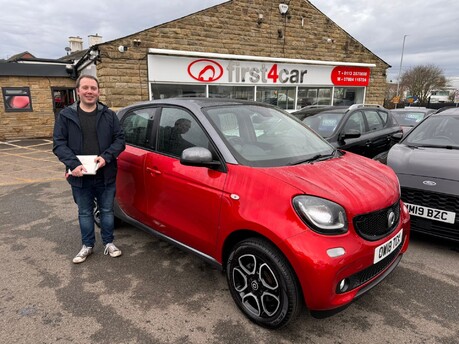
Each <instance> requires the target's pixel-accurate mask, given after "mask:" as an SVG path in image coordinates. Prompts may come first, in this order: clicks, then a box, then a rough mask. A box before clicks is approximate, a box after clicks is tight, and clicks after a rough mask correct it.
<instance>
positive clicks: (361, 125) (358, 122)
mask: <svg viewBox="0 0 459 344" xmlns="http://www.w3.org/2000/svg"><path fill="white" fill-rule="evenodd" d="M349 130H358V131H359V132H361V133H364V132H365V131H366V130H365V120H364V118H363V114H362V113H361V112H360V111H356V112H354V113H353V114H351V115H350V116H349V118H348V119H347V122H346V124H345V125H344V131H345V132H346V131H349Z"/></svg>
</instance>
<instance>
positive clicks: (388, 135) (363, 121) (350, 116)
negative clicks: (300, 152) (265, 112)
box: [293, 104, 403, 158]
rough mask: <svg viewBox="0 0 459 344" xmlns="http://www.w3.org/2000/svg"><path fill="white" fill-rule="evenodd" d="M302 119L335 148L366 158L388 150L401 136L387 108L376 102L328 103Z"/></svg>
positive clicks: (399, 129) (400, 130)
mask: <svg viewBox="0 0 459 344" xmlns="http://www.w3.org/2000/svg"><path fill="white" fill-rule="evenodd" d="M293 115H295V113H293ZM303 122H304V123H306V124H307V125H308V126H309V127H311V128H312V129H313V130H315V131H316V132H317V133H319V134H320V135H321V136H322V137H324V138H325V139H326V140H327V141H328V142H330V143H331V144H332V145H333V146H335V147H336V148H340V149H344V150H347V151H350V152H353V153H356V154H360V155H363V156H366V157H369V158H372V157H374V156H375V155H377V154H380V153H382V152H385V151H388V150H389V149H390V147H391V146H392V145H393V144H394V143H395V142H397V141H398V140H400V139H401V137H402V136H403V131H402V128H401V127H400V125H399V124H398V123H397V121H396V120H395V119H394V118H393V116H392V115H391V114H390V112H389V110H387V109H385V108H383V107H381V106H379V105H363V104H354V105H352V106H350V107H344V108H343V107H341V106H340V107H329V108H326V109H323V110H322V111H320V112H318V113H316V114H312V115H308V116H306V117H305V118H304V119H303Z"/></svg>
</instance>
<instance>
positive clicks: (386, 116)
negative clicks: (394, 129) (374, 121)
mask: <svg viewBox="0 0 459 344" xmlns="http://www.w3.org/2000/svg"><path fill="white" fill-rule="evenodd" d="M378 114H379V116H380V117H381V119H382V121H383V123H384V125H385V124H386V123H387V120H388V118H389V114H388V113H387V112H385V111H378Z"/></svg>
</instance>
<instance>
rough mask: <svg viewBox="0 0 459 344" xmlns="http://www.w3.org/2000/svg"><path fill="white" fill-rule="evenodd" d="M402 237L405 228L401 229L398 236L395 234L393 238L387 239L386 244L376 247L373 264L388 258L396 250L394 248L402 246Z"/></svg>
mask: <svg viewBox="0 0 459 344" xmlns="http://www.w3.org/2000/svg"><path fill="white" fill-rule="evenodd" d="M402 237H403V229H401V230H400V231H399V232H398V233H397V235H396V236H394V237H393V238H392V239H390V240H389V241H386V242H385V243H384V244H382V245H379V246H378V247H376V248H375V255H374V258H373V264H376V263H377V262H379V261H381V260H383V259H384V258H386V257H387V256H388V255H389V254H391V253H392V252H394V250H395V249H396V248H397V247H398V246H400V244H401V243H402Z"/></svg>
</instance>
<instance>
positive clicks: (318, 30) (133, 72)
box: [97, 0, 389, 109]
mask: <svg viewBox="0 0 459 344" xmlns="http://www.w3.org/2000/svg"><path fill="white" fill-rule="evenodd" d="M279 3H280V2H279V0H232V1H228V2H225V3H223V4H220V5H217V6H214V7H211V8H209V9H206V10H203V11H200V12H197V13H195V14H192V15H189V16H186V17H183V18H180V19H177V20H174V21H171V22H168V23H165V24H162V25H159V26H156V27H153V28H150V29H147V30H144V31H141V32H138V33H136V34H133V35H130V36H127V37H123V38H120V39H117V40H114V41H110V42H107V43H104V44H102V45H101V46H100V59H101V61H100V63H99V64H98V65H97V76H98V78H99V80H100V82H101V91H102V93H101V100H102V101H103V102H105V103H106V104H107V105H109V106H110V107H113V108H115V109H116V108H120V107H123V106H126V105H128V104H130V103H133V102H136V101H140V100H148V98H149V93H148V77H147V55H148V49H149V48H159V49H173V50H185V51H199V52H209V53H221V54H235V55H252V56H267V57H281V58H294V59H306V60H319V61H339V62H358V63H374V64H376V68H372V70H371V72H372V73H371V78H370V85H369V87H368V88H367V94H366V102H367V103H372V104H375V103H377V104H381V105H382V104H383V101H384V92H385V87H386V69H387V68H388V67H389V65H388V64H387V63H386V62H384V61H383V60H381V59H380V58H379V57H377V56H376V55H374V54H373V53H372V52H371V51H369V50H368V49H367V48H365V47H364V46H363V45H362V44H360V43H359V42H358V41H356V40H355V39H354V38H353V37H351V36H350V35H349V34H348V33H346V32H345V31H344V30H343V29H342V28H340V27H339V26H338V25H336V24H335V23H334V22H333V21H332V20H331V19H330V18H328V17H327V16H325V15H324V14H323V13H322V12H320V11H319V10H318V9H317V8H316V7H314V6H313V5H312V4H310V3H309V2H307V1H305V0H291V1H290V2H289V11H288V13H287V15H281V14H280V12H279ZM260 13H261V14H263V22H262V23H261V24H258V23H257V19H258V16H259V14H260ZM134 40H140V42H141V43H140V45H139V46H136V45H135V44H134ZM120 45H124V46H126V47H128V50H127V51H125V52H123V53H121V52H119V51H118V47H119V46H120Z"/></svg>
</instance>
